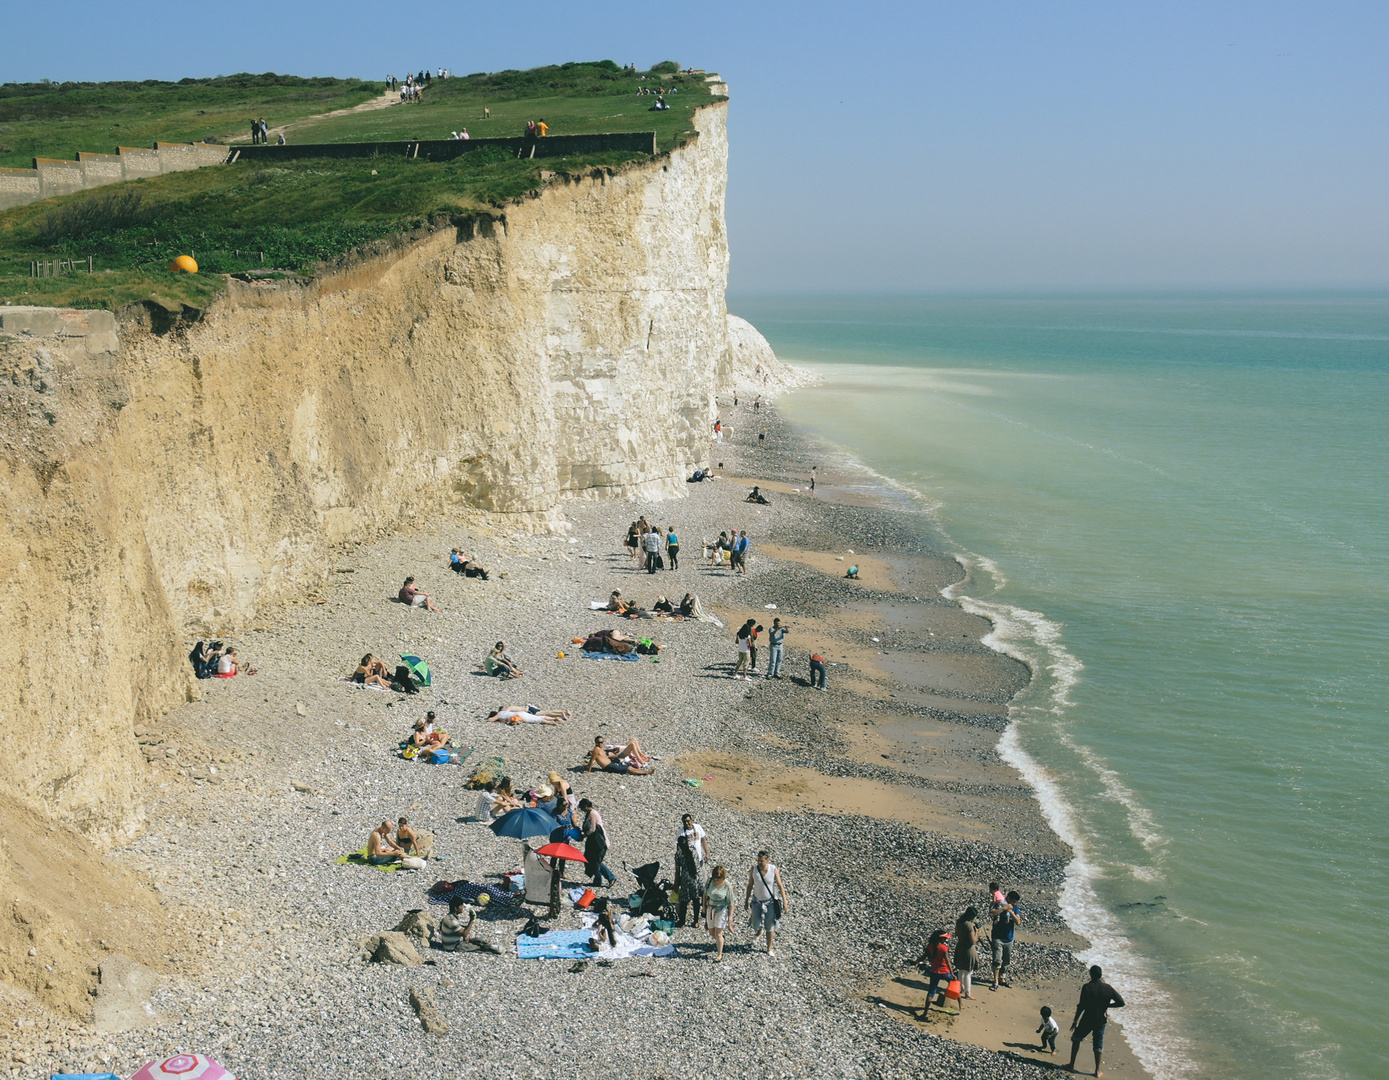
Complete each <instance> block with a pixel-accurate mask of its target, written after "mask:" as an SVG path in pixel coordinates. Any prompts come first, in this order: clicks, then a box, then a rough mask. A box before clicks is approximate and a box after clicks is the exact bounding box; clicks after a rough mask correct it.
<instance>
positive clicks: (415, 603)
mask: <svg viewBox="0 0 1389 1080" xmlns="http://www.w3.org/2000/svg"><path fill="white" fill-rule="evenodd" d="M397 595H398V599H399V600H400V602H401V603H402V604H405V605H406V606H408V607H422V608H424V609H425V610H426V611H438V610H439V609H438V608H436V607H435V606H434V600H433V598H432V597H431V596H430V595H429V594H428V593H427V592H422V591H421V590H420V588H419V586H418V585H416V584H415V579H414V578H413V577H408V578H406V579H405V584H404V585H402V586H401V587H400V592H399V593H398V594H397Z"/></svg>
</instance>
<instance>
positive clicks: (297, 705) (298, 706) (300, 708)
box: [294, 701, 309, 716]
mask: <svg viewBox="0 0 1389 1080" xmlns="http://www.w3.org/2000/svg"><path fill="white" fill-rule="evenodd" d="M294 711H295V712H296V713H298V714H299V715H300V716H308V715H309V710H308V709H306V708H304V703H303V702H302V701H300V702H296V703H295V706H294Z"/></svg>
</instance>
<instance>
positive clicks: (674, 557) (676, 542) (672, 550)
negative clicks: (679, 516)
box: [666, 525, 680, 570]
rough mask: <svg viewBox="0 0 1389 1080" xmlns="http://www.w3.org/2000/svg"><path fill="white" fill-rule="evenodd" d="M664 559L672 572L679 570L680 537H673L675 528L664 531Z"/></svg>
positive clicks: (671, 527)
mask: <svg viewBox="0 0 1389 1080" xmlns="http://www.w3.org/2000/svg"><path fill="white" fill-rule="evenodd" d="M666 558H667V559H668V560H670V568H671V569H672V570H678V569H680V537H678V536H676V535H675V526H674V525H671V526H670V527H668V528H667V529H666Z"/></svg>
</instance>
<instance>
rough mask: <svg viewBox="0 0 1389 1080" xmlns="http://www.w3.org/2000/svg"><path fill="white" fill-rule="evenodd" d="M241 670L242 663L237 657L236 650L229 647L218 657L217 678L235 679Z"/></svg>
mask: <svg viewBox="0 0 1389 1080" xmlns="http://www.w3.org/2000/svg"><path fill="white" fill-rule="evenodd" d="M240 671H241V664H240V663H239V662H238V661H237V659H236V650H235V649H228V650H227V651H226V652H224V653H223V654H222V655H221V656H219V657H218V658H217V678H219V679H234V678H236V676H237V674H238V673H239V672H240Z"/></svg>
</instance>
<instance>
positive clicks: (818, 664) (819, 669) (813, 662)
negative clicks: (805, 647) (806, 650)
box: [810, 653, 826, 690]
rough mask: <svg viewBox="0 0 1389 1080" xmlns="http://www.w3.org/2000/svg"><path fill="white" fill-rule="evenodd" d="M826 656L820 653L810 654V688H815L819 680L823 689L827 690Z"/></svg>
mask: <svg viewBox="0 0 1389 1080" xmlns="http://www.w3.org/2000/svg"><path fill="white" fill-rule="evenodd" d="M825 671H826V669H825V658H824V657H823V656H821V655H820V654H819V653H811V654H810V688H811V689H812V690H814V689H815V687H816V685H817V682H818V685H819V687H820V689H821V690H825V689H826V686H825Z"/></svg>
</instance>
